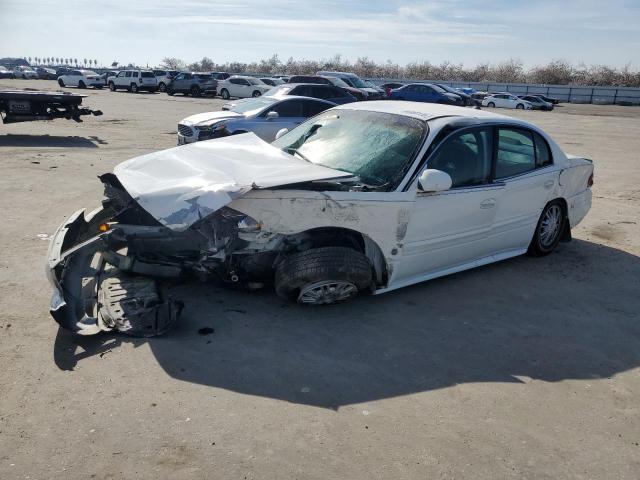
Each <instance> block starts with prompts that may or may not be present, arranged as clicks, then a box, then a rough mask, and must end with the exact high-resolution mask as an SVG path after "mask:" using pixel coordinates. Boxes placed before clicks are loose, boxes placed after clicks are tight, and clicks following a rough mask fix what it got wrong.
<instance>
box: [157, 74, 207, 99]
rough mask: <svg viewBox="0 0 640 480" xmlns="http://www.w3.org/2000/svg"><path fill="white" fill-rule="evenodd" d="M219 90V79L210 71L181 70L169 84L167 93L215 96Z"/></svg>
mask: <svg viewBox="0 0 640 480" xmlns="http://www.w3.org/2000/svg"><path fill="white" fill-rule="evenodd" d="M217 91H218V81H217V80H216V79H214V78H213V76H211V74H210V73H204V72H180V73H178V74H177V75H176V76H175V77H173V79H172V80H171V82H169V85H167V88H166V92H167V95H174V94H176V93H182V94H183V95H185V96H186V95H191V96H193V97H200V96H202V95H212V96H215V95H216V93H217Z"/></svg>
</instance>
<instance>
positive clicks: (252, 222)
mask: <svg viewBox="0 0 640 480" xmlns="http://www.w3.org/2000/svg"><path fill="white" fill-rule="evenodd" d="M220 215H222V217H224V218H226V219H229V220H235V221H236V226H237V228H238V231H240V232H244V233H249V232H259V231H260V229H262V224H261V223H260V222H258V221H257V220H256V219H255V218H252V217H250V216H249V215H245V214H244V213H242V212H238V211H237V210H234V209H233V208H229V207H224V208H222V209H221V210H220Z"/></svg>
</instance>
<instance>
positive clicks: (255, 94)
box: [251, 90, 262, 98]
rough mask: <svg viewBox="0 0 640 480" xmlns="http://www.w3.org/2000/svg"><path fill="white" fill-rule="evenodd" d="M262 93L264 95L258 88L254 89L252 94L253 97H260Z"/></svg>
mask: <svg viewBox="0 0 640 480" xmlns="http://www.w3.org/2000/svg"><path fill="white" fill-rule="evenodd" d="M261 95H262V93H261V92H259V91H258V90H254V92H253V93H252V94H251V96H252V97H253V98H256V97H259V96H261Z"/></svg>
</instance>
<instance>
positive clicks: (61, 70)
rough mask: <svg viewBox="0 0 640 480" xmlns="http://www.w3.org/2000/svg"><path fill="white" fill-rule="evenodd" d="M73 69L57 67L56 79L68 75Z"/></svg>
mask: <svg viewBox="0 0 640 480" xmlns="http://www.w3.org/2000/svg"><path fill="white" fill-rule="evenodd" d="M71 70H73V68H69V67H57V68H56V78H58V77H61V76H62V75H68V74H69V72H71Z"/></svg>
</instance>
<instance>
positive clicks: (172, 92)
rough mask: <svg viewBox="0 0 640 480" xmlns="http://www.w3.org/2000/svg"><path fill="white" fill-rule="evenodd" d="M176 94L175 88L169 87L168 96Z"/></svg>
mask: <svg viewBox="0 0 640 480" xmlns="http://www.w3.org/2000/svg"><path fill="white" fill-rule="evenodd" d="M174 93H176V92H175V91H174V90H173V88H171V87H167V95H169V96H173V94H174Z"/></svg>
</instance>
